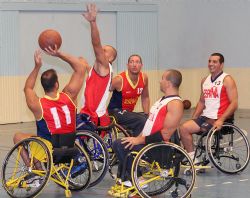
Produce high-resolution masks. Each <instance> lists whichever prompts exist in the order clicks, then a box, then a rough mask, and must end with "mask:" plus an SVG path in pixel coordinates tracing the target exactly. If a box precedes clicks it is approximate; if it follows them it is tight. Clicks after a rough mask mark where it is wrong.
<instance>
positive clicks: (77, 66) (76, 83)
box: [46, 47, 88, 103]
mask: <svg viewBox="0 0 250 198" xmlns="http://www.w3.org/2000/svg"><path fill="white" fill-rule="evenodd" d="M46 52H47V53H48V54H49V55H51V56H56V57H59V58H61V59H62V60H64V61H65V62H67V63H69V65H70V66H71V68H72V69H73V74H72V75H71V78H70V81H69V83H68V84H67V85H66V86H65V87H64V89H63V92H64V93H66V94H68V95H69V96H70V97H71V99H72V100H73V101H74V102H75V103H76V100H77V95H78V93H79V92H80V90H81V88H82V85H83V79H84V73H85V71H86V68H87V67H88V63H87V61H86V60H85V59H84V58H82V57H80V58H78V57H75V56H72V55H70V54H66V53H64V52H61V51H59V50H57V47H55V50H53V49H52V48H51V47H49V48H48V49H46Z"/></svg>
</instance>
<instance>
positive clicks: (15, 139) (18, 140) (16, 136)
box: [13, 133, 22, 144]
mask: <svg viewBox="0 0 250 198" xmlns="http://www.w3.org/2000/svg"><path fill="white" fill-rule="evenodd" d="M21 140H22V134H21V133H15V135H14V137H13V142H14V144H16V143H18V142H20V141H21Z"/></svg>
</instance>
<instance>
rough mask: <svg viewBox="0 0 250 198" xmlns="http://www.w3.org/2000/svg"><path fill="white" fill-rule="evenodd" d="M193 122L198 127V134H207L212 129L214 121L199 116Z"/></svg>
mask: <svg viewBox="0 0 250 198" xmlns="http://www.w3.org/2000/svg"><path fill="white" fill-rule="evenodd" d="M193 121H194V122H195V123H196V124H197V125H198V126H199V127H200V132H201V133H203V132H208V131H209V130H210V129H211V128H212V127H213V123H214V121H215V120H213V119H211V118H207V117H205V116H199V117H198V118H196V119H193Z"/></svg>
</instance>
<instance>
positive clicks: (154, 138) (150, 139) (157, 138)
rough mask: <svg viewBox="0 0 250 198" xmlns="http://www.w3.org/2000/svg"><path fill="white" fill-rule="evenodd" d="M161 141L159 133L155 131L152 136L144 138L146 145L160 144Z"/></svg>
mask: <svg viewBox="0 0 250 198" xmlns="http://www.w3.org/2000/svg"><path fill="white" fill-rule="evenodd" d="M162 141H164V139H163V137H162V135H161V131H157V132H156V133H154V134H153V135H149V136H146V137H145V143H146V144H151V143H155V142H162Z"/></svg>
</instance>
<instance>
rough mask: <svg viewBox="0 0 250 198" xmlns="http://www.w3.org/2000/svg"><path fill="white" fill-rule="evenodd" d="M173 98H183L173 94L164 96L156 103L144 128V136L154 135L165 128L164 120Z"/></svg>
mask: <svg viewBox="0 0 250 198" xmlns="http://www.w3.org/2000/svg"><path fill="white" fill-rule="evenodd" d="M172 100H181V98H180V97H179V96H177V95H172V96H167V97H163V98H161V99H159V100H158V101H156V102H155V103H154V105H153V106H152V107H151V109H150V112H149V116H148V119H147V121H146V123H145V125H144V128H143V130H142V134H143V135H144V136H148V135H152V134H154V133H155V132H157V131H160V130H162V129H163V125H164V120H165V118H166V116H167V112H168V103H169V102H171V101H172Z"/></svg>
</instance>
